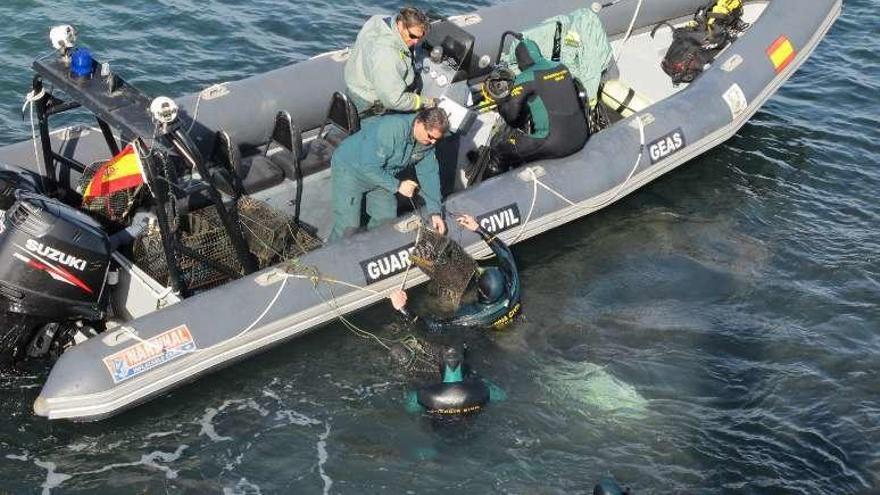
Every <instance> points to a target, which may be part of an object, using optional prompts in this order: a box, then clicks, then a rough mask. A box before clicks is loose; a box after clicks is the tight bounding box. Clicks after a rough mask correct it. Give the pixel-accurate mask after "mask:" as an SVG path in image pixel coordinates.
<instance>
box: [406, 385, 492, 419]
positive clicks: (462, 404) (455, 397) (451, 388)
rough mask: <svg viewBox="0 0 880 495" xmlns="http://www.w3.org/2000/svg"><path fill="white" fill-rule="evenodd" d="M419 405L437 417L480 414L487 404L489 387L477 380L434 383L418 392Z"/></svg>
mask: <svg viewBox="0 0 880 495" xmlns="http://www.w3.org/2000/svg"><path fill="white" fill-rule="evenodd" d="M418 401H419V405H421V406H422V407H423V408H425V412H427V413H428V414H431V415H437V416H462V415H467V414H474V413H478V412H480V411H481V410H482V409H483V407H485V405H486V404H487V403H489V387H487V386H486V384H485V383H483V381H482V380H479V379H468V380H465V381H462V382H456V383H435V384H432V385H427V386H425V387H422V388H420V389H419V390H418Z"/></svg>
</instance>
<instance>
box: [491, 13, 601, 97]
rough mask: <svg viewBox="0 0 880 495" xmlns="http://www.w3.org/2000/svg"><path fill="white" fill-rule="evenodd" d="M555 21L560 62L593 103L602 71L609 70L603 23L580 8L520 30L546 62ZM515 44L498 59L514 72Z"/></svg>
mask: <svg viewBox="0 0 880 495" xmlns="http://www.w3.org/2000/svg"><path fill="white" fill-rule="evenodd" d="M557 21H558V22H561V23H562V43H561V48H562V50H561V52H560V53H561V56H560V61H561V62H562V63H563V64H565V65H566V66H567V67H568V69H569V70H570V71H571V73H572V75H573V76H574V77H576V78H577V79H578V80H579V81H580V82H581V84H583V85H584V88H586V90H587V94H588V95H589V97H590V98H589V99H590V100H591V101H592V100H595V99H596V94H597V92H598V89H599V82H600V79H601V77H602V71H604V70H605V69H606V68H607V67H608V65H609V64H610V63H611V58H612V54H611V43H609V42H608V36H607V35H606V34H605V28H604V27H603V26H602V21H601V20H599V16H597V15H596V14H595V13H594V12H593V11H592V10H590V9H588V8H583V9H578V10H575V11H574V12H571V13H570V14H566V15H558V16H554V17H551V18H549V19H546V20H544V21H542V22H541V23H540V24H538V25H537V26H535V27H532V28H529V29H527V30H525V31H523V35H524V36H525V37H526V38H529V39H531V40H534V41H535V42H536V43H537V44H538V46H539V47H540V48H541V53H542V54H543V55H544V56H545V57H547V58H548V59H549V58H550V57H551V56H552V55H553V38H554V37H555V35H556V23H557ZM517 43H518V42H515V43H513V44H512V45H511V46H510V47H509V48H508V50H507V51H506V52H505V53H504V56H502V57H501V60H502V61H504V62H507V63H508V65H510V67H511V68H512V69H514V70H515V69H516V59H515V57H514V55H513V50H514V48H515V47H516V44H517Z"/></svg>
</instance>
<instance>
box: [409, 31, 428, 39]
mask: <svg viewBox="0 0 880 495" xmlns="http://www.w3.org/2000/svg"><path fill="white" fill-rule="evenodd" d="M406 35H407V37H409V39H411V40H420V39H422V37H423V36H425V32H424V31H422V32H415V33H414V32H413V30H412V28H407V30H406Z"/></svg>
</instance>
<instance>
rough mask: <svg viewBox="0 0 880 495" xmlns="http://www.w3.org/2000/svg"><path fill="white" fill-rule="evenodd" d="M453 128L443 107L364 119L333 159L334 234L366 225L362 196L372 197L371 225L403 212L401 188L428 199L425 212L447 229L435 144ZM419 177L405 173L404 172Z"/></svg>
mask: <svg viewBox="0 0 880 495" xmlns="http://www.w3.org/2000/svg"><path fill="white" fill-rule="evenodd" d="M448 129H449V118H448V117H447V116H446V112H444V111H443V110H442V109H440V108H430V109H426V110H422V111H420V112H419V113H417V114H394V115H382V116H379V117H376V118H373V119H369V120H367V121H365V122H364V126H363V128H361V130H360V132H358V133H355V134H352V135H351V136H349V137H348V138H346V139H345V140H343V141H342V143H341V144H340V145H339V147H338V148H336V151H334V152H333V157H332V158H331V159H330V177H331V182H332V190H333V230H332V231H331V232H330V240H331V241H332V240H336V239H339V238H341V237H343V236H345V235H349V234H351V233H352V232H353V231H355V230H357V229H358V228H359V227H360V222H361V201H362V200H363V199H364V198H366V213H367V214H368V215H369V217H370V220H369V223H368V224H367V228H373V227H375V226H376V225H379V224H380V223H383V222H385V221H388V220H391V219H393V218H396V217H397V198H396V197H395V195H394V194H395V193H400V194H401V195H402V196H403V197H406V198H412V197H413V196H414V195H415V194H416V189H421V193H420V196H421V197H422V199H423V200H424V202H425V211H424V212H425V213H426V214H429V215H431V225H432V227H433V228H434V230H436V231H437V232H439V233H441V234H443V233H445V232H446V224H445V223H444V222H443V217H442V216H441V215H440V212H441V206H440V165H439V163H438V162H437V156H436V154H435V151H434V144H435V143H436V142H437V141H439V140H440V139H442V138H443V136H444V135H445V134H446V131H447V130H448ZM413 169H414V172H415V178H417V179H418V182H417V181H415V180H412V179H408V178H401V177H402V176H403V175H404V174H409V175H408V176H412V174H411V172H412V171H413Z"/></svg>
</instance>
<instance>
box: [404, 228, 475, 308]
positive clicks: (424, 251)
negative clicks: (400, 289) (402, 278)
mask: <svg viewBox="0 0 880 495" xmlns="http://www.w3.org/2000/svg"><path fill="white" fill-rule="evenodd" d="M419 228H420V231H419V235H418V239H417V241H416V245H415V248H414V249H413V253H412V256H410V259H412V261H413V263H414V264H415V265H416V266H418V267H419V268H421V269H422V271H423V272H425V274H426V275H427V276H428V277H430V278H431V282H432V283H433V285H434V289H435V290H436V291H437V292H438V293H439V294H440V295H441V296H443V297H445V298H447V299H449V301H450V302H452V303H453V304H454V305H456V306H457V305H458V304H459V303H460V302H461V297H462V295H463V294H464V292H465V290H467V287H468V284H469V283H470V281H471V278H472V277H473V275H474V272H475V271H476V270H477V263H476V262H475V261H474V259H473V258H471V257H470V255H468V254H467V253H466V252H465V250H464V248H462V247H461V246H460V245H459V244H458V243H456V242H455V241H453V240H452V239H450V238H449V237H446V236H444V235H441V234H438V233H437V232H434V231H433V230H430V229H427V228H424V227H419Z"/></svg>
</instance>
